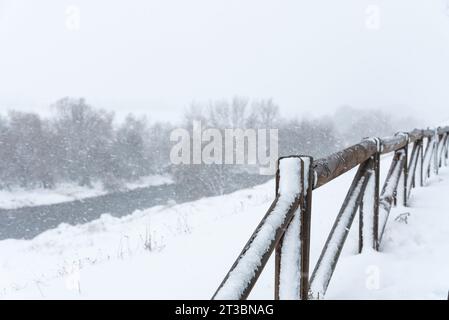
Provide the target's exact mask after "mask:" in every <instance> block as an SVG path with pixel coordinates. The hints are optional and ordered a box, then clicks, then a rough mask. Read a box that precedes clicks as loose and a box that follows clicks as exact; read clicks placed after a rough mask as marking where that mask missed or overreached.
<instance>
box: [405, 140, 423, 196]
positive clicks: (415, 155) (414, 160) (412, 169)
mask: <svg viewBox="0 0 449 320" xmlns="http://www.w3.org/2000/svg"><path fill="white" fill-rule="evenodd" d="M419 153H420V140H417V141H415V142H414V143H413V149H412V154H411V156H410V166H409V168H408V169H409V175H408V177H409V180H408V184H407V194H406V197H407V199H408V198H410V194H411V191H412V188H415V187H416V167H417V166H418V160H419Z"/></svg>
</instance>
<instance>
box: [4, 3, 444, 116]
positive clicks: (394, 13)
mask: <svg viewBox="0 0 449 320" xmlns="http://www.w3.org/2000/svg"><path fill="white" fill-rule="evenodd" d="M446 2H447V1H445V0H384V1H379V0H371V1H364V0H338V1H335V0H308V1H298V0H188V1H186V0H126V1H125V0H115V1H114V0H72V1H66V0H39V1H33V0H0V112H5V111H6V110H7V109H9V108H20V109H22V110H34V111H38V112H42V113H46V112H47V111H48V107H47V106H48V105H49V104H51V103H52V102H54V101H55V100H57V99H58V98H61V97H63V96H75V97H77V96H83V97H86V98H87V99H88V101H90V102H91V103H92V104H94V105H96V106H99V107H103V108H108V109H111V110H115V111H116V112H117V113H118V115H119V116H120V115H123V114H125V113H126V112H128V111H132V112H136V113H140V114H141V113H146V114H149V115H150V118H152V119H158V120H160V119H166V120H169V119H172V118H177V117H178V115H179V113H180V112H181V111H182V110H183V109H184V108H185V107H186V106H188V105H189V104H190V103H191V102H192V101H198V102H202V101H205V102H207V101H208V100H211V99H221V98H230V97H232V96H233V95H241V96H247V97H250V98H268V97H272V98H274V100H275V101H276V102H277V103H278V104H279V105H280V106H281V109H282V113H283V114H286V115H293V114H297V115H305V114H306V115H307V114H308V115H319V114H325V113H329V112H332V111H333V110H335V108H336V107H338V106H340V105H352V106H354V107H359V108H367V107H382V108H385V109H388V110H392V111H395V112H413V113H414V114H416V115H417V116H418V117H422V118H425V119H426V120H427V121H435V119H437V116H438V117H439V116H440V115H443V116H444V117H445V118H449V15H448V12H447V10H446V6H447V4H446ZM78 10H79V22H80V23H79V28H78V27H77V26H78V25H77V23H76V21H77V14H78V12H77V11H78Z"/></svg>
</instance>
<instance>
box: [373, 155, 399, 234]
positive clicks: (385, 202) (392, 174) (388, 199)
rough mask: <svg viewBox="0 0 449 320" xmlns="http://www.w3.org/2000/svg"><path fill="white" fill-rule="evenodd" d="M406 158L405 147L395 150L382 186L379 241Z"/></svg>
mask: <svg viewBox="0 0 449 320" xmlns="http://www.w3.org/2000/svg"><path fill="white" fill-rule="evenodd" d="M404 158H405V153H404V150H403V149H399V150H397V151H395V153H394V156H393V160H392V161H391V166H390V169H389V170H388V174H387V178H386V179H385V183H384V185H383V187H382V192H381V194H380V199H379V226H380V228H379V242H381V241H382V236H383V234H384V231H385V227H386V225H387V221H388V216H389V215H390V211H391V207H392V205H393V204H394V199H395V195H396V191H397V188H398V185H399V181H400V178H401V172H402V171H403V168H404Z"/></svg>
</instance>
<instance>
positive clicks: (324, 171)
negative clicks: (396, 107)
mask: <svg viewBox="0 0 449 320" xmlns="http://www.w3.org/2000/svg"><path fill="white" fill-rule="evenodd" d="M424 145H426V147H425V149H424ZM410 146H412V152H411V153H409V148H410ZM388 153H393V160H392V162H391V166H390V169H389V171H388V174H387V177H386V180H385V183H384V185H383V187H382V190H381V189H380V178H379V167H380V155H382V154H388ZM448 156H449V127H444V128H441V127H439V128H437V129H435V130H430V129H426V130H418V129H415V130H413V131H411V132H399V133H397V134H396V135H394V136H392V137H386V138H367V139H364V140H362V141H361V142H360V143H358V144H356V145H353V146H351V147H349V148H346V149H344V150H342V151H339V152H336V153H334V154H331V155H330V156H328V157H326V158H322V159H318V160H315V161H313V159H312V158H311V157H309V156H289V157H283V158H280V159H279V161H278V170H277V173H276V198H275V200H274V201H273V203H272V205H271V206H270V208H269V209H268V212H267V213H266V215H265V216H264V218H263V219H262V221H261V222H260V224H259V225H258V227H257V228H256V230H255V231H254V233H253V235H252V236H251V237H250V239H249V240H248V242H247V244H246V245H245V247H244V248H243V250H242V252H241V254H240V255H239V257H238V258H237V260H236V261H235V262H234V264H233V265H232V267H231V270H230V271H229V272H228V274H227V275H226V277H225V278H224V280H223V281H222V283H221V284H220V286H219V288H218V289H217V291H216V292H215V294H214V296H213V297H212V299H229V300H241V299H246V298H247V297H248V296H249V294H250V292H251V290H252V288H253V287H254V285H255V284H256V282H257V279H258V278H259V276H260V274H261V273H262V270H263V268H264V267H265V265H266V264H267V262H268V259H269V258H270V256H271V254H272V253H273V251H275V292H274V295H275V299H303V300H306V299H320V298H323V297H324V295H325V294H326V290H327V287H328V285H329V282H330V280H331V278H332V274H333V272H334V270H335V267H336V265H337V262H338V258H339V256H340V253H341V250H342V248H343V245H344V243H345V241H346V237H347V235H348V232H349V229H350V227H351V225H352V222H353V220H354V217H355V215H356V213H357V211H359V214H360V219H359V252H360V253H361V252H362V251H363V250H364V249H366V248H371V249H374V250H379V243H380V242H381V240H382V236H383V233H384V230H385V226H386V224H387V221H388V216H389V214H390V210H391V208H392V206H394V205H395V204H396V203H397V198H398V192H397V191H398V188H399V185H400V181H401V178H402V181H403V184H402V185H401V188H402V193H401V194H402V199H401V200H402V201H403V204H404V205H407V200H408V198H409V196H410V191H411V189H412V188H415V187H416V185H417V180H418V178H419V185H420V186H423V185H424V183H425V181H426V179H428V178H429V177H430V176H431V173H432V169H433V172H434V173H435V174H438V168H439V167H441V166H442V165H445V166H446V165H447V164H448ZM357 166H359V168H358V171H357V173H356V175H355V177H354V180H353V182H352V184H351V186H350V188H349V191H348V193H347V195H346V198H345V200H344V202H343V205H342V207H341V209H340V212H339V214H338V216H337V218H336V220H335V222H334V225H333V227H332V230H331V231H330V233H329V235H328V238H327V241H326V244H325V245H324V248H323V250H322V252H321V255H320V258H319V259H318V262H317V264H316V266H315V268H314V270H313V272H312V274H311V276H309V251H310V224H311V213H312V193H313V192H312V191H313V190H314V189H317V188H319V187H321V186H323V185H325V184H326V183H328V182H330V181H332V180H334V179H335V178H337V177H339V176H340V175H342V174H344V173H346V172H348V171H349V170H351V169H353V168H355V167H357ZM418 168H419V172H418V175H419V176H417V170H418ZM380 190H381V191H380Z"/></svg>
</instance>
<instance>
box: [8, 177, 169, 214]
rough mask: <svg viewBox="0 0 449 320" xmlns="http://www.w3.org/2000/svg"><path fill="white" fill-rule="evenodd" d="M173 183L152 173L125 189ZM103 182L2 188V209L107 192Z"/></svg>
mask: <svg viewBox="0 0 449 320" xmlns="http://www.w3.org/2000/svg"><path fill="white" fill-rule="evenodd" d="M170 183H173V181H172V179H171V178H170V177H167V176H161V175H152V176H147V177H143V178H141V179H139V180H138V181H135V182H130V183H126V184H125V186H124V189H125V190H133V189H137V188H144V187H149V186H159V185H163V184H170ZM106 193H107V191H106V190H105V189H104V188H103V185H102V183H101V182H96V183H93V185H92V187H91V188H89V187H81V186H79V185H77V184H73V183H59V184H58V185H57V186H56V187H55V188H54V189H43V188H40V189H24V188H18V187H17V188H13V189H11V190H0V209H15V208H20V207H27V206H38V205H46V204H55V203H61V202H67V201H73V200H80V199H85V198H90V197H96V196H101V195H104V194H106Z"/></svg>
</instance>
